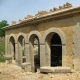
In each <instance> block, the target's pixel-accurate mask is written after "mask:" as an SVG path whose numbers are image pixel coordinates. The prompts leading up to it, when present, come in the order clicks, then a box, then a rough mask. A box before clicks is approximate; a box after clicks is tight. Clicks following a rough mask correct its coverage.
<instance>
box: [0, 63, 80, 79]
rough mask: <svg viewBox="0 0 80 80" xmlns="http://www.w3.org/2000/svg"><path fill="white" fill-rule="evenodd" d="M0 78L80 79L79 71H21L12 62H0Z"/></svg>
mask: <svg viewBox="0 0 80 80" xmlns="http://www.w3.org/2000/svg"><path fill="white" fill-rule="evenodd" d="M0 80H80V72H75V71H74V72H73V73H53V74H51V73H48V74H42V73H38V72H37V73H31V72H23V71H22V69H21V68H20V67H18V66H16V65H13V64H6V63H0Z"/></svg>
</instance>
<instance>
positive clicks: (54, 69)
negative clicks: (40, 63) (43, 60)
mask: <svg viewBox="0 0 80 80" xmlns="http://www.w3.org/2000/svg"><path fill="white" fill-rule="evenodd" d="M40 72H43V73H70V72H72V71H71V68H70V67H48V66H44V67H41V68H40Z"/></svg>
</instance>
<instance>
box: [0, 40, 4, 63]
mask: <svg viewBox="0 0 80 80" xmlns="http://www.w3.org/2000/svg"><path fill="white" fill-rule="evenodd" d="M4 55H5V42H0V62H5V58H4Z"/></svg>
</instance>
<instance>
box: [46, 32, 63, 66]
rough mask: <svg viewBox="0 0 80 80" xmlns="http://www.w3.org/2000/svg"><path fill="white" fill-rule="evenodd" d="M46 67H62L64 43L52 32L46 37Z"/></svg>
mask: <svg viewBox="0 0 80 80" xmlns="http://www.w3.org/2000/svg"><path fill="white" fill-rule="evenodd" d="M45 45H46V46H45V47H46V51H45V52H46V56H45V57H46V66H51V67H54V66H62V42H61V38H60V36H59V35H58V34H57V33H54V32H51V33H49V34H48V35H47V37H46V42H45Z"/></svg>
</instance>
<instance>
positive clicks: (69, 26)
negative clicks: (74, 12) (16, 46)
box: [6, 17, 74, 68]
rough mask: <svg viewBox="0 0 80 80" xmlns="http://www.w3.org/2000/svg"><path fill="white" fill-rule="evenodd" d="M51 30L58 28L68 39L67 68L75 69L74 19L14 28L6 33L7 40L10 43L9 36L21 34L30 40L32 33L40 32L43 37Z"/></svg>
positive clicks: (69, 18)
mask: <svg viewBox="0 0 80 80" xmlns="http://www.w3.org/2000/svg"><path fill="white" fill-rule="evenodd" d="M50 28H58V29H60V30H61V31H62V32H63V33H64V36H65V38H66V53H65V54H66V57H65V58H66V66H69V67H71V68H73V58H74V55H73V47H74V44H73V36H74V33H73V28H74V21H73V17H68V18H62V19H57V20H54V19H53V20H48V21H43V22H40V23H38V24H36V25H28V26H27V25H23V26H21V27H19V28H13V29H11V30H8V31H6V39H7V41H8V39H9V35H10V34H14V35H15V36H16V37H17V36H18V34H19V33H24V34H25V36H26V38H28V35H29V33H30V32H32V31H38V32H39V33H40V35H41V37H43V36H44V34H45V33H46V31H47V30H48V29H50ZM6 43H7V42H6Z"/></svg>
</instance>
